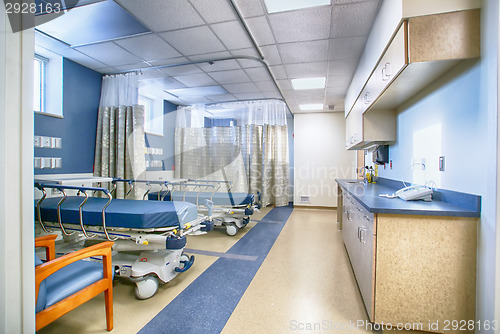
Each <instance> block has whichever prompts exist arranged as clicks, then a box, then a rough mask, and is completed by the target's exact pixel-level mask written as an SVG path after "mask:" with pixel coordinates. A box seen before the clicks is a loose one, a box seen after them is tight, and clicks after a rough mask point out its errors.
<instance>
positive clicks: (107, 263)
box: [35, 241, 114, 298]
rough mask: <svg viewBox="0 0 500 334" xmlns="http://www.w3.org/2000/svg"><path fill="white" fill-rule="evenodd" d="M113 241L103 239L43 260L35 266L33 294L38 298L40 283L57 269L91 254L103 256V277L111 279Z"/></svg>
mask: <svg viewBox="0 0 500 334" xmlns="http://www.w3.org/2000/svg"><path fill="white" fill-rule="evenodd" d="M113 244H114V242H112V241H104V242H101V243H99V244H96V245H93V246H90V247H86V248H83V249H80V250H77V251H75V252H72V253H69V254H66V255H63V256H61V257H58V258H57V259H54V260H51V261H49V262H45V263H43V264H41V265H39V266H36V267H35V296H36V298H38V291H39V289H40V283H41V282H42V281H43V280H44V279H46V278H47V277H49V276H50V275H52V274H53V273H55V272H56V271H58V270H59V269H61V268H63V267H65V266H67V265H69V264H71V263H73V262H76V261H79V260H82V259H85V258H88V257H91V256H102V257H103V261H102V264H103V278H105V279H106V278H109V279H111V278H112V277H113V274H112V268H111V247H112V246H113Z"/></svg>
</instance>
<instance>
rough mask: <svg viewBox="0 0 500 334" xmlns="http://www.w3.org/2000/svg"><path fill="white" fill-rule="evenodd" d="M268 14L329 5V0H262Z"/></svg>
mask: <svg viewBox="0 0 500 334" xmlns="http://www.w3.org/2000/svg"><path fill="white" fill-rule="evenodd" d="M264 2H265V3H266V9H267V12H268V13H269V14H272V13H279V12H286V11H289V10H295V9H303V8H310V7H318V6H325V5H330V4H331V1H330V0H264Z"/></svg>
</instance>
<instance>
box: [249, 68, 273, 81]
mask: <svg viewBox="0 0 500 334" xmlns="http://www.w3.org/2000/svg"><path fill="white" fill-rule="evenodd" d="M245 71H246V72H247V74H248V75H249V76H250V78H251V79H252V81H254V82H257V81H267V80H269V79H271V78H270V76H269V72H268V71H267V70H266V69H265V68H264V67H255V68H247V69H246V70H245Z"/></svg>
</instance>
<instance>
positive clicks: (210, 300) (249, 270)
mask: <svg viewBox="0 0 500 334" xmlns="http://www.w3.org/2000/svg"><path fill="white" fill-rule="evenodd" d="M292 210H293V207H292V206H285V207H279V208H274V209H272V210H271V211H270V212H269V213H268V214H267V215H266V216H265V217H264V218H263V219H262V222H265V221H266V220H268V221H273V222H276V221H281V224H260V223H258V224H257V225H255V226H254V227H253V228H252V229H251V230H250V231H248V233H247V234H246V235H245V236H243V238H241V239H240V240H239V241H238V242H237V243H236V244H235V245H234V246H233V247H231V249H230V250H229V251H228V252H227V253H229V254H237V255H247V256H255V257H257V260H256V261H242V260H237V259H230V258H220V259H218V260H217V261H215V262H214V263H213V264H212V265H211V266H210V267H209V268H208V269H207V270H205V271H204V272H203V273H202V274H201V275H200V276H199V277H198V278H197V279H196V280H195V281H194V282H193V283H191V284H190V285H189V286H188V287H187V288H186V289H184V291H182V292H181V293H180V294H179V295H178V296H177V297H176V298H175V299H174V300H173V301H172V302H171V303H170V304H168V305H167V306H166V307H165V308H164V309H163V310H161V311H160V313H158V314H157V315H156V317H154V318H153V319H152V320H151V321H150V322H149V323H148V324H147V325H146V326H144V327H143V328H142V329H141V331H140V332H139V333H141V334H149V333H169V334H172V333H192V334H197V333H203V334H209V333H214V334H216V333H220V332H221V331H222V329H223V328H224V326H225V325H226V322H227V321H228V319H229V317H230V316H231V314H232V312H233V310H234V308H235V307H236V305H238V302H239V301H240V299H241V297H242V296H243V294H244V293H245V291H246V289H247V287H248V285H249V284H250V282H251V281H252V279H253V277H254V276H255V274H256V273H257V270H259V268H260V266H261V264H262V262H263V261H264V259H265V258H266V256H267V254H268V253H269V251H270V250H271V247H272V246H273V245H274V242H275V241H276V239H277V238H278V236H279V234H280V232H281V230H282V229H283V226H285V223H286V221H287V220H288V217H289V216H290V214H291V213H292ZM195 265H196V264H195ZM153 298H154V297H153Z"/></svg>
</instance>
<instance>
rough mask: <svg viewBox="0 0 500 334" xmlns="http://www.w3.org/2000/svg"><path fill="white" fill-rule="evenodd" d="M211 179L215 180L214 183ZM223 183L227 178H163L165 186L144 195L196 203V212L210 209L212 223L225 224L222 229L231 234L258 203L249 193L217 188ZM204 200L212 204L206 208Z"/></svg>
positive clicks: (158, 199)
mask: <svg viewBox="0 0 500 334" xmlns="http://www.w3.org/2000/svg"><path fill="white" fill-rule="evenodd" d="M211 183H215V184H216V185H217V187H216V186H214V185H213V184H211ZM223 183H230V182H228V181H207V180H186V181H185V182H165V183H164V184H165V186H166V187H167V190H162V191H158V192H150V193H148V199H149V200H153V201H154V200H156V201H173V202H175V201H183V202H189V203H192V204H196V206H197V207H198V210H200V212H203V213H207V212H210V214H209V217H210V218H211V220H213V222H214V225H215V226H222V225H223V226H225V228H226V233H227V234H228V235H231V236H233V235H236V233H237V232H238V230H239V229H241V228H243V227H245V226H246V225H247V224H248V222H249V221H250V216H251V215H253V213H254V211H255V210H258V209H259V208H260V205H259V204H258V203H256V201H255V196H254V194H252V193H242V192H232V191H231V189H230V188H229V189H228V190H227V191H225V192H219V189H220V187H221V185H222V184H223ZM212 188H213V189H212ZM209 189H210V191H208V190H209ZM206 203H210V204H211V205H212V206H213V207H210V208H208V205H207V204H206Z"/></svg>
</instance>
